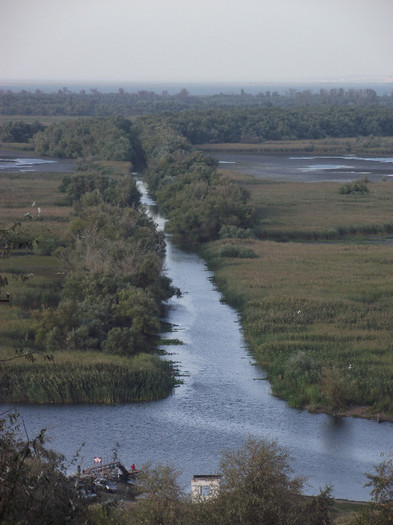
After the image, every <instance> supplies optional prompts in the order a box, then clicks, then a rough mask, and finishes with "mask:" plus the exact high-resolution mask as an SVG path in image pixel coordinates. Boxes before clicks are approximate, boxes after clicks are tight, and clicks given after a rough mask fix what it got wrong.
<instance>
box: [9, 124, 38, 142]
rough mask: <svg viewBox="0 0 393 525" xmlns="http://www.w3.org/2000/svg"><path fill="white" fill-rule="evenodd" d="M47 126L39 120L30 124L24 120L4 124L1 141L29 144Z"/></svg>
mask: <svg viewBox="0 0 393 525" xmlns="http://www.w3.org/2000/svg"><path fill="white" fill-rule="evenodd" d="M44 129H45V126H43V124H41V123H40V122H38V121H37V120H36V121H34V122H32V123H31V124H29V123H28V122H23V120H17V121H10V122H4V123H3V124H1V125H0V141H2V142H29V140H30V139H32V138H33V136H34V135H35V134H36V133H38V132H39V131H43V130H44Z"/></svg>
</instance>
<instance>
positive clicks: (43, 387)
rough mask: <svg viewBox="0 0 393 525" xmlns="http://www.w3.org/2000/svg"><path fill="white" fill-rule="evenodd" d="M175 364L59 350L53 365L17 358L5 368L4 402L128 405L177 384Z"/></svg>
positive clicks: (158, 395) (162, 393)
mask: <svg viewBox="0 0 393 525" xmlns="http://www.w3.org/2000/svg"><path fill="white" fill-rule="evenodd" d="M170 366H171V365H170V363H169V362H167V361H162V360H160V359H159V358H158V357H157V356H151V355H146V354H140V355H138V356H136V357H135V358H129V359H116V358H115V357H113V356H108V355H105V354H102V355H96V354H87V353H85V352H84V353H81V354H77V355H75V354H74V353H72V354H68V353H65V354H64V355H62V354H61V353H58V354H56V355H55V361H54V363H44V362H42V361H36V362H34V363H30V362H20V361H19V362H18V363H17V364H15V363H13V364H12V365H9V366H4V365H3V366H2V368H1V387H0V388H1V390H0V398H1V400H2V402H4V403H34V404H46V403H59V404H60V403H61V404H71V403H106V404H113V403H128V402H135V401H151V400H153V399H159V398H162V397H164V396H166V395H168V394H169V392H170V390H171V389H172V388H173V386H174V380H173V377H172V375H171V373H170Z"/></svg>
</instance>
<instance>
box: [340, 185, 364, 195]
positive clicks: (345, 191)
mask: <svg viewBox="0 0 393 525" xmlns="http://www.w3.org/2000/svg"><path fill="white" fill-rule="evenodd" d="M338 191H339V193H340V194H341V195H351V194H353V193H354V194H359V193H360V194H361V195H363V194H365V193H368V191H369V190H368V188H367V186H366V185H365V184H361V183H360V182H352V183H348V184H343V185H342V186H340V187H339V189H338Z"/></svg>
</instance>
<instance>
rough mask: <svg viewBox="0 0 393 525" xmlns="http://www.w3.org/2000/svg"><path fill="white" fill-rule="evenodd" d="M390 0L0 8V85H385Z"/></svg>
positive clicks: (76, 2) (135, 0)
mask: <svg viewBox="0 0 393 525" xmlns="http://www.w3.org/2000/svg"><path fill="white" fill-rule="evenodd" d="M392 27H393V1H392V0H318V1H316V0H241V1H240V0H198V1H196V0H128V1H127V0H111V1H109V0H67V2H64V1H62V0H34V1H31V0H0V53H1V60H0V79H1V82H5V81H14V82H27V81H29V82H72V83H76V82H96V81H99V82H109V83H116V82H118V83H124V82H127V83H141V82H146V83H182V82H183V83H235V84H237V83H246V84H250V83H254V84H257V83H259V84H266V83H274V82H276V83H285V82H296V83H306V82H370V81H373V82H393V31H392Z"/></svg>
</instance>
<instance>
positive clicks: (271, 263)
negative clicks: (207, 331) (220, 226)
mask: <svg viewBox="0 0 393 525" xmlns="http://www.w3.org/2000/svg"><path fill="white" fill-rule="evenodd" d="M233 242H235V241H233ZM224 243H225V241H217V242H216V243H213V244H211V245H209V246H208V247H205V249H204V252H203V253H204V256H205V257H206V258H207V259H208V261H209V264H210V266H211V267H212V269H214V271H215V275H216V277H215V278H216V281H217V285H218V287H219V288H220V290H221V291H222V293H223V299H224V300H225V301H226V302H228V303H229V304H231V305H233V306H234V307H236V308H237V309H239V311H240V313H241V317H242V325H243V328H244V333H245V337H246V339H247V340H248V342H249V344H250V347H251V350H252V352H253V354H254V356H255V359H256V362H257V363H259V364H260V365H262V366H264V367H265V368H266V369H267V371H268V377H269V379H270V381H271V382H272V389H273V393H275V394H276V395H279V396H282V397H285V398H286V399H288V401H289V403H290V405H291V406H295V407H305V406H306V407H308V408H309V409H310V410H319V409H321V408H323V409H324V410H328V411H332V412H339V413H341V412H342V411H345V409H348V408H350V407H351V406H353V405H356V406H357V405H366V406H367V407H368V408H367V409H366V412H367V410H368V411H369V412H367V413H368V414H371V413H377V412H383V413H385V414H393V381H392V377H393V352H392V350H391V348H392V336H391V319H392V316H393V302H392V297H393V249H392V246H391V245H389V244H376V243H363V244H359V243H293V242H287V243H277V242H273V241H260V240H247V241H240V240H237V241H236V243H237V244H238V245H239V246H243V247H244V248H247V249H252V250H253V251H254V252H255V253H256V254H257V256H258V257H257V258H255V259H241V260H240V259H235V258H232V259H231V258H222V257H220V252H221V250H222V246H223V245H224Z"/></svg>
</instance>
